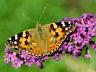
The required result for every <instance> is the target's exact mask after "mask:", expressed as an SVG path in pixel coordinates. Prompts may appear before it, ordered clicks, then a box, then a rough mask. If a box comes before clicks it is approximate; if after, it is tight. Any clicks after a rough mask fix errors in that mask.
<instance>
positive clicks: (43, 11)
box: [38, 5, 47, 22]
mask: <svg viewBox="0 0 96 72" xmlns="http://www.w3.org/2000/svg"><path fill="white" fill-rule="evenodd" d="M46 8H47V5H46V6H44V8H43V10H42V12H41V15H40V17H39V19H38V22H40V20H41V19H42V17H43V15H44V13H45V11H46Z"/></svg>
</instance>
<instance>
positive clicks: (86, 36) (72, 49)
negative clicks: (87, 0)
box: [4, 14, 96, 68]
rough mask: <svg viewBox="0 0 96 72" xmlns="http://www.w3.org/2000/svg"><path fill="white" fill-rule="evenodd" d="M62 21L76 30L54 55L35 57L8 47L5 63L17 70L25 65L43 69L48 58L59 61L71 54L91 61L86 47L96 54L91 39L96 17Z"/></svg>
mask: <svg viewBox="0 0 96 72" xmlns="http://www.w3.org/2000/svg"><path fill="white" fill-rule="evenodd" d="M61 21H70V22H72V23H73V24H74V25H75V26H76V28H75V30H74V31H73V32H72V33H70V34H69V35H68V36H67V37H66V39H65V40H64V41H63V43H62V45H61V46H60V47H59V48H58V50H57V51H55V52H54V53H53V54H52V55H50V56H49V55H45V56H34V55H31V54H29V53H28V52H27V51H26V50H21V51H20V52H19V53H18V52H14V51H12V50H11V49H10V48H8V47H6V48H5V56H4V61H5V63H8V62H11V63H12V66H13V67H15V68H18V67H21V66H22V65H24V64H25V65H27V66H28V67H31V66H32V64H35V65H36V66H37V67H39V68H42V67H43V64H42V62H44V61H46V60H47V59H48V57H52V58H53V59H55V60H59V59H60V58H61V57H60V54H61V53H64V54H70V55H72V56H73V57H74V58H77V57H78V56H82V57H85V58H87V59H90V58H91V54H90V52H89V50H88V48H85V46H86V45H87V44H89V46H90V47H91V48H93V49H94V51H95V52H96V42H95V41H91V38H92V37H93V36H96V15H91V14H83V15H81V16H80V17H79V18H64V19H63V20H61ZM61 21H60V22H61ZM84 50H85V53H84V54H83V51H84Z"/></svg>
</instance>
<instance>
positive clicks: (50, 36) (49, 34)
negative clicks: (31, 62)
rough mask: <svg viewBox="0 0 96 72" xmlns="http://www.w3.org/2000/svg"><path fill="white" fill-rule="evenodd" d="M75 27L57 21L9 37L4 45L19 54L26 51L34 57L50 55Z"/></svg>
mask: <svg viewBox="0 0 96 72" xmlns="http://www.w3.org/2000/svg"><path fill="white" fill-rule="evenodd" d="M75 28H76V27H75V25H74V24H73V23H72V22H70V21H59V22H54V23H50V24H46V25H44V26H42V25H41V24H37V25H36V28H32V29H28V30H25V31H22V32H20V33H18V34H15V35H14V36H12V37H10V38H9V39H8V40H7V41H6V43H5V45H6V47H7V48H9V49H10V50H11V51H15V52H16V53H20V52H21V51H22V50H26V52H28V54H31V55H34V56H44V55H51V54H52V53H54V52H55V51H56V50H58V49H59V47H60V45H61V44H62V43H63V41H64V40H65V39H66V37H67V36H68V34H70V33H71V32H73V31H74V30H75Z"/></svg>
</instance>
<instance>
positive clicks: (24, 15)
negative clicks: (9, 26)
mask: <svg viewBox="0 0 96 72" xmlns="http://www.w3.org/2000/svg"><path fill="white" fill-rule="evenodd" d="M22 15H23V17H25V18H26V19H28V20H30V21H32V22H33V23H34V24H36V22H35V20H34V19H32V18H30V17H28V16H27V15H26V14H25V13H24V12H23V13H22Z"/></svg>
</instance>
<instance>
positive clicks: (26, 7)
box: [0, 0, 96, 72]
mask: <svg viewBox="0 0 96 72" xmlns="http://www.w3.org/2000/svg"><path fill="white" fill-rule="evenodd" d="M82 13H93V14H95V13H96V0H0V72H96V57H95V55H96V54H94V51H93V50H91V54H92V59H91V60H87V59H84V58H82V57H80V58H78V59H77V60H74V59H73V57H72V56H68V55H63V56H62V59H61V60H60V61H55V60H52V59H49V60H47V61H46V62H44V63H43V64H44V68H43V69H39V68H37V67H36V66H35V65H33V66H32V67H30V68H29V67H27V66H25V65H23V66H22V67H20V68H19V69H15V68H13V67H11V65H10V64H5V63H4V61H3V57H4V43H5V41H6V40H7V39H8V38H9V37H10V36H12V35H14V34H16V33H19V32H21V31H24V30H26V29H29V28H33V27H35V26H36V23H37V21H39V23H41V24H42V25H44V24H48V23H51V22H56V21H59V20H61V19H62V18H63V17H79V16H80V15H81V14H82Z"/></svg>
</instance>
